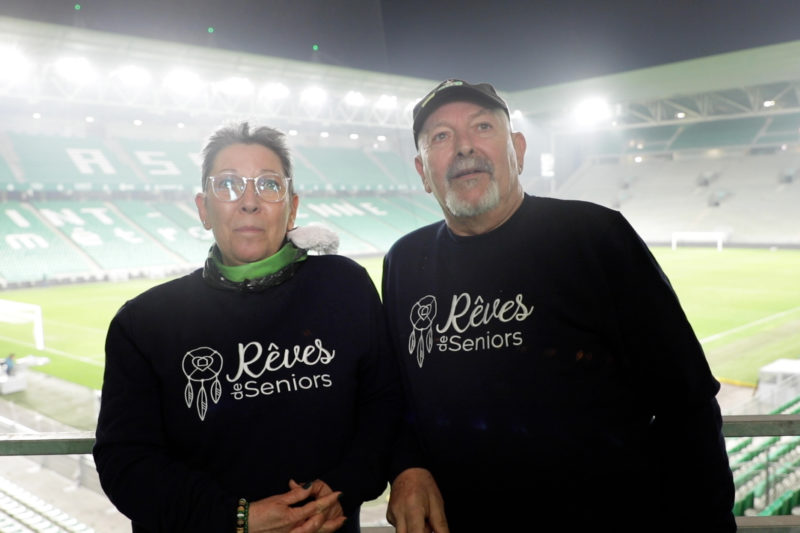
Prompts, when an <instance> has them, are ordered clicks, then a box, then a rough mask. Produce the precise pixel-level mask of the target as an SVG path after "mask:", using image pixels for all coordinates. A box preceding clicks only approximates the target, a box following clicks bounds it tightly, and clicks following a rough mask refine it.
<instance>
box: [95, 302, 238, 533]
mask: <svg viewBox="0 0 800 533" xmlns="http://www.w3.org/2000/svg"><path fill="white" fill-rule="evenodd" d="M146 334H147V332H146V331H137V330H136V326H135V324H134V321H133V320H132V313H130V312H129V309H128V308H127V306H123V308H122V309H121V310H120V311H119V312H118V313H117V315H116V316H115V317H114V319H113V320H112V322H111V324H110V326H109V331H108V335H107V338H106V365H105V374H104V380H103V389H102V397H101V407H100V415H99V419H98V424H97V431H96V442H95V446H94V450H93V454H94V459H95V463H96V465H97V471H98V474H99V477H100V482H101V485H102V487H103V490H104V491H105V492H106V494H107V495H108V496H109V499H110V500H111V501H112V502H113V503H114V505H115V506H116V507H117V508H118V509H119V510H120V511H121V512H122V513H123V514H124V515H126V516H127V517H128V518H130V519H131V520H132V521H133V522H134V524H138V525H140V526H141V527H143V528H144V529H145V530H147V531H153V532H156V531H196V532H209V533H210V532H216V533H219V532H224V531H233V529H234V527H235V512H236V495H231V494H224V493H223V492H222V490H221V489H220V487H219V486H218V485H216V484H215V483H214V482H213V481H211V480H210V479H208V478H207V477H206V476H205V475H204V474H202V473H200V472H195V471H191V470H189V469H188V468H187V467H186V466H185V465H184V464H183V463H182V462H181V461H180V458H179V457H174V456H173V455H171V454H170V452H169V448H168V442H167V440H166V435H165V432H164V420H163V419H162V416H161V406H160V397H161V392H160V390H159V385H158V382H157V379H156V375H155V373H154V371H153V369H152V367H151V365H150V362H149V360H148V357H153V356H154V355H155V354H145V353H142V352H141V351H140V349H139V348H138V347H137V342H136V339H137V338H139V337H138V336H139V335H146Z"/></svg>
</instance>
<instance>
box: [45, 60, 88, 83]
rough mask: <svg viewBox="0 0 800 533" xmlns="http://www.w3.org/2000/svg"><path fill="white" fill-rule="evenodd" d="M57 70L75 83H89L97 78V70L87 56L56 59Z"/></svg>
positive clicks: (60, 74)
mask: <svg viewBox="0 0 800 533" xmlns="http://www.w3.org/2000/svg"><path fill="white" fill-rule="evenodd" d="M55 70H56V73H57V74H58V75H59V76H60V77H61V78H63V79H64V80H66V81H68V82H70V83H72V84H74V85H88V84H90V83H92V82H94V81H95V80H96V79H97V72H96V71H95V70H94V67H92V65H91V63H89V60H88V59H86V58H85V57H62V58H60V59H58V60H57V61H56V63H55Z"/></svg>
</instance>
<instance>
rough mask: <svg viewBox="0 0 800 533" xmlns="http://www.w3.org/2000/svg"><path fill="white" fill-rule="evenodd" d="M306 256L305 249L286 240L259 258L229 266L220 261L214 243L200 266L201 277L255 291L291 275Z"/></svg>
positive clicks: (219, 285) (222, 286)
mask: <svg viewBox="0 0 800 533" xmlns="http://www.w3.org/2000/svg"><path fill="white" fill-rule="evenodd" d="M307 257H308V253H307V251H306V250H303V249H301V248H297V247H296V246H295V245H294V244H292V243H291V242H287V243H286V244H284V245H283V247H282V248H281V249H280V250H278V252H277V253H275V254H273V255H271V256H269V257H266V258H264V259H261V260H260V261H255V262H253V263H247V264H245V265H237V266H229V265H225V264H223V263H222V254H221V253H220V251H219V247H218V246H217V245H216V244H214V245H213V246H211V249H210V250H209V251H208V257H207V258H206V263H205V265H204V266H203V279H204V280H206V282H208V283H209V284H210V285H211V286H213V287H217V288H220V289H228V290H234V291H241V292H259V291H263V290H264V289H266V288H268V287H274V286H275V285H279V284H281V283H283V282H284V281H286V280H288V279H289V278H291V277H292V276H293V275H294V273H295V272H296V271H297V269H298V267H299V266H300V265H299V264H300V263H301V262H302V261H305V260H306V259H307Z"/></svg>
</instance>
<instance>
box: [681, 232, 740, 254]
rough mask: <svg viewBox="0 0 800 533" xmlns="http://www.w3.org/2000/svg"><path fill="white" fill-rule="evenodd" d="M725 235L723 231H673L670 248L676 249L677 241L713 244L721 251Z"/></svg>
mask: <svg viewBox="0 0 800 533" xmlns="http://www.w3.org/2000/svg"><path fill="white" fill-rule="evenodd" d="M726 238H727V235H726V234H725V232H724V231H673V232H672V249H673V250H674V249H676V248H677V247H678V244H679V243H681V242H682V243H694V244H714V245H716V247H717V250H719V251H722V243H723V242H725V239H726Z"/></svg>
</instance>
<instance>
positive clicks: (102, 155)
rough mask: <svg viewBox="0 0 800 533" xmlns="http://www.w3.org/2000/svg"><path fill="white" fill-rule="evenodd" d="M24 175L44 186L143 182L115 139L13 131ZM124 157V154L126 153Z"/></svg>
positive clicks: (113, 185) (107, 186) (62, 187)
mask: <svg viewBox="0 0 800 533" xmlns="http://www.w3.org/2000/svg"><path fill="white" fill-rule="evenodd" d="M9 137H10V139H11V143H12V145H13V149H14V151H15V153H16V155H17V156H18V157H19V163H20V167H21V170H22V173H23V179H24V181H25V183H27V184H33V185H39V186H41V188H42V189H44V190H105V189H108V190H112V191H115V190H120V189H121V188H124V187H125V186H128V187H132V186H137V185H142V184H143V182H142V180H141V179H140V178H139V177H138V176H137V175H136V174H135V172H134V170H133V167H132V166H131V164H130V163H129V162H123V161H122V160H121V159H120V155H121V154H120V151H118V150H115V149H114V148H113V143H104V142H102V141H101V140H99V139H93V138H78V137H74V138H64V137H47V136H41V135H25V134H20V133H9ZM122 156H123V157H125V156H124V154H122Z"/></svg>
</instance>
